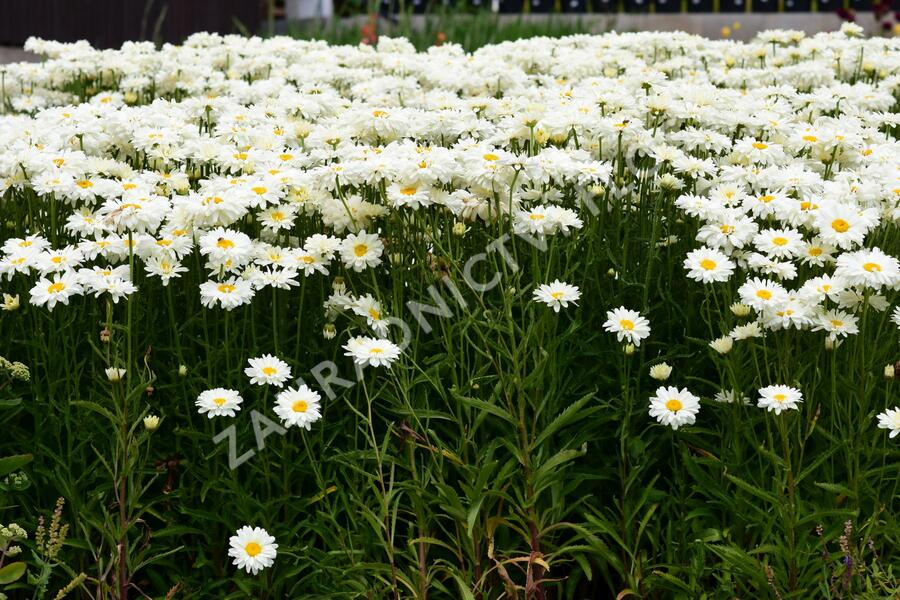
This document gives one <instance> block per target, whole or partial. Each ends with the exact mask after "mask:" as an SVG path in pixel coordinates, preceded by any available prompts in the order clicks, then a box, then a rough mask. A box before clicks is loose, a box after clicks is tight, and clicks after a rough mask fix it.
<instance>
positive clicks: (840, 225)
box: [831, 219, 850, 233]
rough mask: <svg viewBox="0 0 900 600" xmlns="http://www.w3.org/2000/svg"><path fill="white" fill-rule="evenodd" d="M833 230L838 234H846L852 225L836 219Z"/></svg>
mask: <svg viewBox="0 0 900 600" xmlns="http://www.w3.org/2000/svg"><path fill="white" fill-rule="evenodd" d="M831 228H832V229H834V230H835V231H837V232H838V233H844V232H845V231H847V230H848V229H850V223H848V222H847V221H845V220H843V219H835V220H834V221H832V222H831Z"/></svg>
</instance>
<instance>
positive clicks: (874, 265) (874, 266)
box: [863, 262, 881, 273]
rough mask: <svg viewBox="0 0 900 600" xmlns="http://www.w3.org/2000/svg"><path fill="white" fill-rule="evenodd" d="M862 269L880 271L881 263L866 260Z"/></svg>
mask: <svg viewBox="0 0 900 600" xmlns="http://www.w3.org/2000/svg"><path fill="white" fill-rule="evenodd" d="M863 269H865V270H866V271H867V272H869V273H871V272H873V271H876V272H878V273H880V272H881V265H879V264H878V263H873V262H867V263H866V264H864V265H863Z"/></svg>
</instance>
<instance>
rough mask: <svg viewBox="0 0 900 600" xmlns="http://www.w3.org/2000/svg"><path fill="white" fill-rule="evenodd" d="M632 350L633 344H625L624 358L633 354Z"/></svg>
mask: <svg viewBox="0 0 900 600" xmlns="http://www.w3.org/2000/svg"><path fill="white" fill-rule="evenodd" d="M634 350H635V348H634V344H627V345H626V346H625V356H631V355H632V354H634Z"/></svg>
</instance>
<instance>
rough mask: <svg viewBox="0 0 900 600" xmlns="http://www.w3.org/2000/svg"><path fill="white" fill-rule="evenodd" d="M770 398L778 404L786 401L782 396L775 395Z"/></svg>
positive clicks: (785, 397)
mask: <svg viewBox="0 0 900 600" xmlns="http://www.w3.org/2000/svg"><path fill="white" fill-rule="evenodd" d="M772 398H773V399H774V400H775V401H776V402H778V403H779V404H781V403H782V402H784V401H785V400H787V396H785V395H784V394H775V395H774V396H772Z"/></svg>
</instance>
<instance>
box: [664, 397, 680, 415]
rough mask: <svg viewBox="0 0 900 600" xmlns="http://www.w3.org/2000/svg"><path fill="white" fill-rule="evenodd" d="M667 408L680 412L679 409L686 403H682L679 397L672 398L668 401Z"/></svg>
mask: <svg viewBox="0 0 900 600" xmlns="http://www.w3.org/2000/svg"><path fill="white" fill-rule="evenodd" d="M666 408H668V409H669V410H671V411H672V412H678V411H679V410H681V409H682V408H684V405H683V404H682V403H681V400H679V399H678V398H672V399H671V400H669V401H668V402H666Z"/></svg>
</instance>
